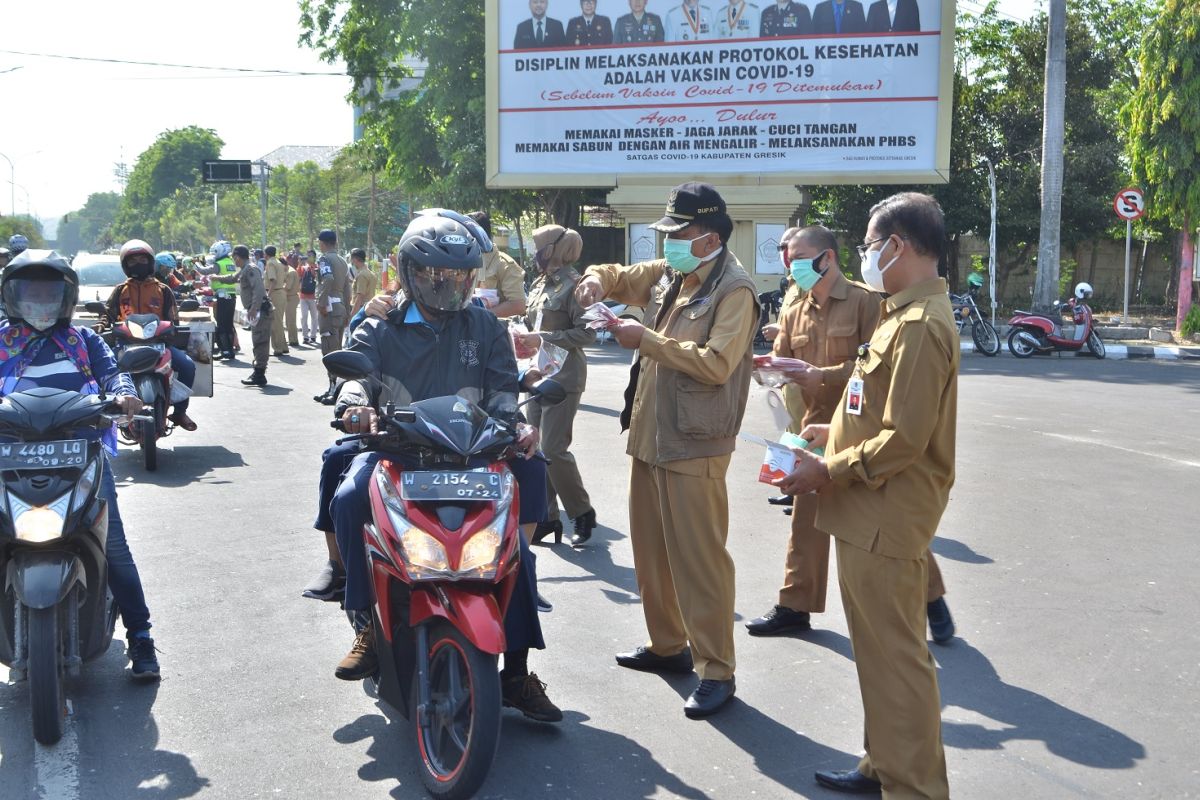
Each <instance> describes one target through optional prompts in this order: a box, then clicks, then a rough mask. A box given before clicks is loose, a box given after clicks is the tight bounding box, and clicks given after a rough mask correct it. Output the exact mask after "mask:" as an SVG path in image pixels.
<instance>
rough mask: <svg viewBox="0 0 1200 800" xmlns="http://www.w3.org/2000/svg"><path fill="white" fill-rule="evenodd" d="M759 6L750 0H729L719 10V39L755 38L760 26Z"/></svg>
mask: <svg viewBox="0 0 1200 800" xmlns="http://www.w3.org/2000/svg"><path fill="white" fill-rule="evenodd" d="M759 20H760V15H759V11H758V6H757V5H755V4H754V3H751V2H748V0H729V5H727V6H726V7H725V8H722V9H720V10H719V11H717V38H718V39H753V38H755V37H757V36H758V30H759V26H760V22H759Z"/></svg>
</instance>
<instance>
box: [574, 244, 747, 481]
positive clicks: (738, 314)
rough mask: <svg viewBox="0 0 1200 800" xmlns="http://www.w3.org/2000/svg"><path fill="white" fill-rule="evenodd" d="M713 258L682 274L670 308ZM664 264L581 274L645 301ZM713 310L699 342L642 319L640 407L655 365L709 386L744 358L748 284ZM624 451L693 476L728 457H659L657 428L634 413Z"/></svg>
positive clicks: (624, 297) (617, 294)
mask: <svg viewBox="0 0 1200 800" xmlns="http://www.w3.org/2000/svg"><path fill="white" fill-rule="evenodd" d="M729 258H731V259H733V260H734V262H735V263H737V259H736V258H735V257H734V255H733V253H730V254H729ZM719 260H720V259H718V258H714V259H712V260H710V261H708V262H706V263H705V264H703V265H702V266H701V267H700V268H699V269H697V270H696V271H695V272H693V273H691V274H690V275H688V276H687V278H685V279H684V281H683V288H682V289H681V290H680V292H679V296H678V297H676V298H675V302H674V304H673V305H672V306H671V307H672V308H678V307H680V306H684V305H687V304H688V303H689V302H690V301H691V297H692V295H693V294H695V293H696V291H697V290H698V289H699V288H700V287H701V286H702V285H703V284H704V281H705V280H706V279H707V278H708V275H709V273H710V272H712V269H713V267H714V266H715V265H716V263H717V262H718V261H719ZM739 266H740V264H739ZM665 267H666V262H665V261H661V260H660V261H646V262H643V263H641V264H634V265H633V266H631V267H621V266H619V265H617V264H605V265H602V266H594V267H589V268H588V270H587V274H588V275H595V276H596V277H598V278H600V281H601V283H602V284H603V286H604V294H605V296H606V297H608V298H609V299H612V300H616V301H617V302H619V303H626V304H628V305H635V306H645V305H647V304H648V303H649V302H650V292H651V290H652V289H653V288H654V286H655V284H657V283H658V282H659V281H660V280H662V279H663V276H664V274H665ZM713 313H714V314H715V317H714V319H713V325H712V329H711V331H710V333H709V338H708V341H707V342H706V343H705V344H703V345H697V344H695V343H693V342H678V341H675V340H674V339H670V338H668V337H666V336H663V335H662V334H661V333H658V332H657V331H654V330H653V329H652V326H653V324H654V320H647V321H646V332H645V334H644V335H643V336H642V344H641V347H640V348H639V353H640V357H641V359H642V366H641V374H640V376H639V378H638V387H639V389H640V391H641V392H642V403H641V405H642V407H643V408H654V407H655V406H656V402H655V394H656V387H657V384H658V365H659V364H662V365H664V366H666V367H669V368H671V369H677V370H679V371H680V372H684V373H687V374H688V375H690V376H692V377H694V378H696V379H697V380H699V381H703V382H705V383H708V384H712V385H714V386H716V385H720V384H723V383H726V382H727V381H729V379H730V377H732V375H733V373H734V370H736V369H737V367H738V364H740V363H741V361H742V359H744V358H745V357H746V350H747V349H748V348H749V347H750V346H751V344H752V342H753V341H754V331H755V327H756V325H757V324H758V323H757V321H758V302H757V298H756V297H755V296H754V292H753V291H752V290H750V289H745V290H742V289H738V290H736V291H734V292H733V293H731V294H730V295H729V296H728V297H726V298H725V302H722V303H721V304H720V305H719V306H717V308H715V309H714V310H713ZM627 452H628V453H629V455H631V456H633V457H634V458H636V459H638V460H639V461H644V462H646V463H647V464H653V465H655V466H659V467H662V468H663V469H667V470H670V471H672V472H680V473H683V474H685V475H693V476H698V477H709V478H720V477H723V476H724V474H725V470H726V468H727V467H728V465H729V456H719V457H712V458H710V457H701V458H685V459H678V460H674V461H665V462H664V461H661V460H660V459H659V456H658V428H657V420H656V419H655V417H654V414H643V415H639V414H635V415H634V417H633V419H632V420H631V422H630V426H629V447H628V451H627Z"/></svg>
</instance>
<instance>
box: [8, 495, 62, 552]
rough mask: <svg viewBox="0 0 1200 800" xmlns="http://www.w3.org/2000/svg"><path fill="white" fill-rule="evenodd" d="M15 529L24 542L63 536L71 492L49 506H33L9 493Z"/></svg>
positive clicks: (44, 540)
mask: <svg viewBox="0 0 1200 800" xmlns="http://www.w3.org/2000/svg"><path fill="white" fill-rule="evenodd" d="M8 498H9V505H10V507H11V510H12V520H13V529H14V530H15V531H16V534H17V538H18V539H20V540H21V541H24V542H49V541H51V540H52V539H57V538H59V537H60V536H62V533H63V522H64V521H65V520H66V516H67V506H68V505H69V504H70V502H71V493H70V492H67V493H66V494H64V495H63V496H62V497H60V498H58V499H57V500H55V501H54V502H53V503H51V504H50V505H48V506H31V505H29V504H28V503H26V502H25V501H23V500H21V499H20V498H19V497H17V496H16V495H15V494H9V496H8Z"/></svg>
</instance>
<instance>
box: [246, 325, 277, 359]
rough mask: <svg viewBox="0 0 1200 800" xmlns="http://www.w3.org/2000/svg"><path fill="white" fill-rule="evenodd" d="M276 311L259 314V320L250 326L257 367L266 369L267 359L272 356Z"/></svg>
mask: <svg viewBox="0 0 1200 800" xmlns="http://www.w3.org/2000/svg"><path fill="white" fill-rule="evenodd" d="M274 317H275V313H274V312H270V313H267V314H259V316H258V321H257V322H255V323H254V325H253V326H252V327H251V328H250V343H251V345H252V346H253V348H254V361H253V362H252V363H253V364H254V368H255V369H261V370H264V371H265V370H266V369H267V361H268V359H269V358H270V356H271V325H272V324H273V319H274Z"/></svg>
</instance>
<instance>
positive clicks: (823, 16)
mask: <svg viewBox="0 0 1200 800" xmlns="http://www.w3.org/2000/svg"><path fill="white" fill-rule="evenodd" d="M866 30H867V18H866V16H865V15H864V14H863V7H862V3H860V2H858V0H846V3H845V6H844V7H843V11H842V29H841V30H840V31H839V30H837V16H836V15H835V14H834V13H833V0H824V2H822V3H818V4H817V7H816V8H814V9H813V15H812V32H813V33H815V34H830V33H841V34H843V35H847V36H849V35H852V34H855V33H863V32H865V31H866Z"/></svg>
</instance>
